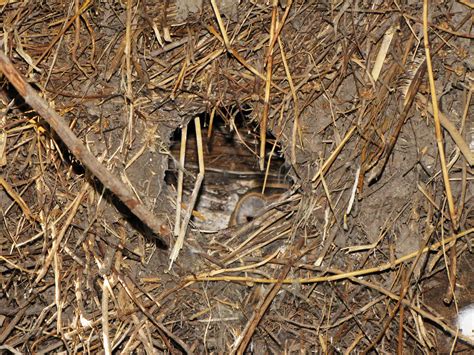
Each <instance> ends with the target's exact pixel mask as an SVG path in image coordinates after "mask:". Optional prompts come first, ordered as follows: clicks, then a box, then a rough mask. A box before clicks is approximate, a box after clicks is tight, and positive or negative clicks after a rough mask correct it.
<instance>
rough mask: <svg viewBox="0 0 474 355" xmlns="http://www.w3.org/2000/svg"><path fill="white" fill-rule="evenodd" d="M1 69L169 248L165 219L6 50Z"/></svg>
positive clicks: (94, 173)
mask: <svg viewBox="0 0 474 355" xmlns="http://www.w3.org/2000/svg"><path fill="white" fill-rule="evenodd" d="M0 71H1V72H3V74H5V76H6V78H7V79H8V80H9V81H10V83H12V85H13V86H14V87H15V88H16V90H17V91H18V93H19V94H20V95H21V96H22V97H23V99H24V100H25V102H26V103H27V104H28V105H30V106H31V107H32V108H33V109H34V110H35V111H36V112H38V114H39V115H41V117H43V118H44V119H45V120H46V122H48V124H49V125H50V126H51V128H52V129H53V130H54V131H55V132H56V133H57V135H58V136H59V137H60V138H61V140H62V141H63V142H64V144H65V145H66V146H67V147H68V148H69V150H70V151H71V153H72V154H74V156H75V157H76V158H77V159H78V160H79V161H80V162H81V163H82V164H84V166H85V167H86V168H87V169H88V170H89V171H90V172H91V173H92V174H93V175H94V176H95V177H97V179H99V180H100V182H101V183H102V184H103V185H104V187H106V188H107V189H109V190H110V191H111V192H112V193H114V194H115V195H116V196H117V197H118V198H119V199H120V201H121V202H122V203H123V204H124V205H125V206H127V207H128V208H129V210H130V211H131V212H132V213H133V214H134V215H135V216H136V217H137V218H138V219H140V220H141V221H142V222H143V223H144V224H145V225H146V226H148V227H149V228H150V229H151V230H152V231H153V232H154V237H155V238H156V239H157V240H158V242H159V244H160V247H161V248H163V249H166V248H168V243H167V242H166V241H165V240H164V239H163V238H162V237H160V234H161V233H162V232H163V231H165V230H166V229H167V225H166V220H165V219H164V218H159V217H157V216H155V215H154V214H153V213H152V212H150V209H148V208H146V207H145V206H144V205H143V204H141V203H140V201H139V200H138V199H137V198H136V197H135V196H134V194H133V193H132V192H131V191H130V189H129V188H128V187H127V186H126V185H125V184H124V183H123V182H122V181H120V179H117V178H116V177H115V176H114V175H113V174H112V173H111V172H110V171H109V170H107V168H105V166H103V165H102V164H101V163H100V162H99V161H98V160H97V158H96V157H95V156H94V155H93V154H92V153H91V152H90V151H89V150H88V149H87V148H86V146H85V145H84V144H83V143H82V141H81V140H80V139H79V138H77V136H76V135H75V134H74V132H73V131H72V130H71V129H70V128H69V126H68V125H67V124H66V122H65V121H64V120H63V118H62V117H61V116H60V115H59V114H58V113H57V112H56V111H54V110H53V109H52V108H51V107H49V105H48V104H47V102H46V101H45V100H44V99H42V98H41V97H40V96H39V95H38V94H37V93H36V91H35V90H34V89H33V88H32V87H31V86H30V85H29V84H28V83H27V82H26V80H25V78H24V77H23V75H22V74H20V72H19V71H18V70H17V69H16V68H15V67H14V66H13V64H12V63H11V61H10V60H9V59H8V58H7V56H6V55H5V54H4V53H3V51H0Z"/></svg>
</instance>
